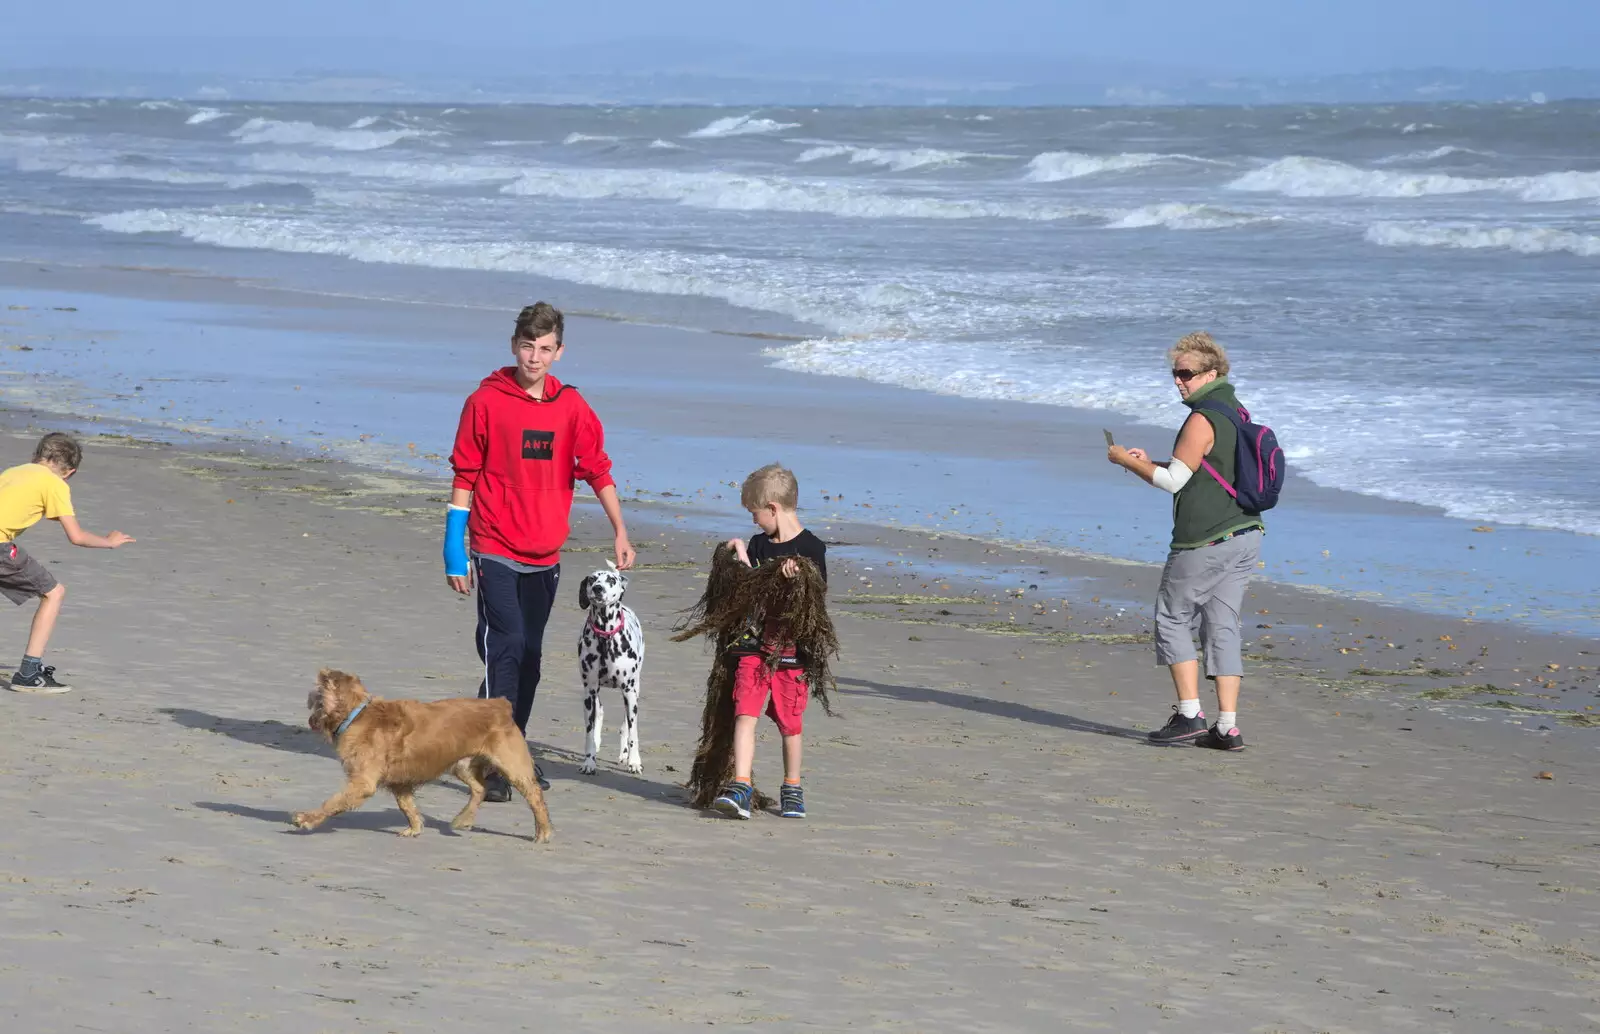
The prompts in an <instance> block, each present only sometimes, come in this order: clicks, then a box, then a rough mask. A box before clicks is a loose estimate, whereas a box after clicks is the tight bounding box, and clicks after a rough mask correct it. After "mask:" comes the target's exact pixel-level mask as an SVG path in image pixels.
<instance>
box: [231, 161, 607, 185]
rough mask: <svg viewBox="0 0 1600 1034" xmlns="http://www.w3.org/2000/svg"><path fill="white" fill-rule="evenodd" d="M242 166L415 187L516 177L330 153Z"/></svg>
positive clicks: (469, 166)
mask: <svg viewBox="0 0 1600 1034" xmlns="http://www.w3.org/2000/svg"><path fill="white" fill-rule="evenodd" d="M244 164H246V165H248V166H249V167H250V168H252V169H258V170H260V171H262V172H274V173H286V174H290V175H313V176H350V177H354V178H359V179H383V180H393V181H395V182H398V183H417V184H449V183H463V184H466V183H504V182H506V181H507V180H513V179H516V178H517V176H518V175H520V172H519V170H518V169H517V168H514V167H511V166H504V165H493V164H488V163H483V164H479V163H473V162H448V163H441V162H429V161H410V160H407V159H404V158H397V159H394V160H391V161H375V160H373V159H371V158H356V157H347V156H344V155H333V154H319V155H308V154H252V155H250V156H249V157H248V158H246V159H245V162H244ZM575 171H576V170H575Z"/></svg>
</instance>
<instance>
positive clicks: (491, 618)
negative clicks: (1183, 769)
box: [444, 302, 634, 802]
mask: <svg viewBox="0 0 1600 1034" xmlns="http://www.w3.org/2000/svg"><path fill="white" fill-rule="evenodd" d="M564 324H565V320H564V319H563V317H562V315H561V311H560V310H559V309H557V308H555V307H554V306H552V305H549V304H548V303H546V302H539V303H538V304H536V305H530V306H528V307H527V308H525V309H523V310H522V312H521V313H519V314H518V316H517V323H516V329H515V331H514V332H513V333H512V335H511V354H512V356H513V357H514V358H515V360H516V362H515V364H514V365H512V366H507V367H503V368H501V369H498V370H496V371H494V372H493V373H491V374H490V375H489V376H487V377H485V378H484V379H483V382H482V383H481V384H480V385H479V386H478V390H477V391H474V392H473V393H472V394H471V395H469V396H467V402H466V405H465V406H464V407H463V408H462V410H461V422H460V425H459V426H458V427H457V429H456V441H455V449H454V451H453V452H452V453H451V455H450V465H451V466H452V467H453V468H454V470H455V482H454V485H453V487H452V489H451V492H450V506H449V510H448V512H447V518H446V524H445V541H444V564H445V568H444V569H445V581H446V582H447V583H448V584H449V586H450V588H452V589H454V590H455V591H456V592H459V593H461V594H462V595H464V596H465V595H468V594H470V593H471V592H472V587H473V584H474V582H476V584H477V588H478V631H477V637H476V644H475V645H476V647H477V651H478V657H479V658H480V659H481V660H482V661H483V684H482V685H481V686H480V687H479V689H478V695H479V696H483V697H504V698H506V699H507V700H510V701H511V713H512V717H513V718H514V719H515V720H516V723H517V728H519V729H521V730H522V731H523V733H524V734H526V732H527V728H528V715H529V714H530V712H531V711H532V710H533V698H534V694H535V693H536V692H537V691H538V688H539V663H540V657H541V654H542V652H543V649H544V626H545V622H546V621H547V620H548V619H549V617H550V607H551V604H552V603H554V602H555V598H556V587H557V584H558V582H559V581H560V578H561V547H562V545H563V544H565V542H566V540H567V534H568V531H569V530H570V525H569V521H570V518H571V511H572V495H573V485H574V483H575V481H576V480H577V479H579V478H581V479H582V480H584V481H586V482H588V484H589V487H590V488H591V489H592V490H593V491H594V494H595V497H596V498H598V499H599V500H600V505H601V507H602V508H603V509H604V510H605V514H606V517H607V518H608V519H609V520H610V521H611V528H612V530H613V531H614V532H615V534H616V544H615V548H616V560H617V568H618V569H619V570H623V571H626V570H627V569H628V568H630V567H632V566H633V560H634V550H633V546H632V545H631V544H630V543H629V541H628V529H627V526H626V525H625V524H624V523H623V520H622V506H621V504H620V503H619V502H618V501H617V489H616V482H615V481H614V480H613V479H612V477H611V458H610V457H609V456H607V455H606V451H605V432H604V429H603V428H602V427H601V426H600V418H599V417H597V416H595V414H594V410H592V409H590V408H589V404H588V403H587V402H585V401H584V399H583V396H582V395H580V394H578V390H577V389H576V388H574V387H572V386H571V385H566V384H562V383H561V382H560V381H558V380H557V379H556V378H555V377H554V376H553V375H552V374H551V373H550V367H551V366H553V365H554V364H555V363H556V362H557V361H559V360H560V359H561V349H562V331H563V329H564ZM537 775H538V778H539V784H540V786H542V787H548V786H549V784H548V783H546V782H545V779H544V775H543V773H542V772H539V773H537ZM484 799H485V800H488V801H501V802H504V801H509V800H510V799H511V788H510V787H509V786H508V785H507V784H506V782H505V780H504V779H503V778H501V777H500V776H499V775H498V774H496V775H495V777H494V778H493V779H491V780H489V781H488V792H487V794H486V796H485V797H484Z"/></svg>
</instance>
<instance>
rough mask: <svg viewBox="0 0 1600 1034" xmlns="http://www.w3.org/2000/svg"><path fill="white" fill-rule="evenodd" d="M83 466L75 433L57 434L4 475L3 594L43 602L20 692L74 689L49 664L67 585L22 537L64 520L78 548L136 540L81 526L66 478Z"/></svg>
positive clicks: (16, 683) (0, 480) (14, 681)
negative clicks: (48, 651)
mask: <svg viewBox="0 0 1600 1034" xmlns="http://www.w3.org/2000/svg"><path fill="white" fill-rule="evenodd" d="M82 462H83V447H82V446H80V445H79V444H78V443H77V441H76V440H75V439H73V437H72V436H71V435H66V434H62V433H61V432H60V431H52V432H51V433H50V434H47V435H45V436H44V437H43V438H41V439H39V444H38V446H37V447H35V448H34V450H33V462H32V463H24V464H22V465H20V466H16V467H12V468H11V469H10V470H7V471H5V472H4V473H0V593H4V594H5V596H6V598H7V599H9V600H11V602H12V603H15V604H16V605H17V606H19V607H20V606H22V605H23V604H24V603H26V602H28V601H29V600H31V599H35V598H37V599H38V601H39V609H38V610H37V611H36V612H35V613H34V615H33V627H32V628H30V629H29V630H28V648H27V650H26V651H25V652H24V653H23V655H22V664H21V665H20V666H19V667H18V668H17V670H16V673H15V674H13V675H12V676H11V688H12V689H14V690H15V691H17V692H18V693H66V692H69V691H70V690H71V689H72V687H71V686H68V685H66V684H64V683H61V682H57V681H56V670H55V668H52V667H48V666H46V665H45V663H44V651H45V647H46V646H48V645H49V644H50V633H51V632H52V631H54V630H55V627H56V617H57V616H58V615H60V613H61V601H62V600H63V599H65V598H66V595H67V587H66V586H65V585H62V584H61V583H60V582H58V581H56V577H55V575H53V574H51V573H50V570H49V569H48V568H46V567H45V566H44V565H43V564H41V563H39V561H37V560H35V559H34V558H33V557H31V556H29V555H28V554H27V553H24V552H23V551H22V547H21V546H19V545H17V536H18V535H21V534H22V533H23V532H24V531H26V530H27V529H29V528H31V527H33V526H34V525H35V524H37V523H38V522H39V519H40V518H41V517H47V518H49V519H50V520H53V521H59V522H60V524H61V530H62V531H64V532H66V533H67V541H68V542H71V543H72V544H73V545H74V546H87V547H89V548H91V549H116V548H117V547H118V546H121V545H125V544H126V543H129V542H132V541H133V539H132V538H130V537H129V536H127V535H124V534H123V533H122V532H120V531H113V532H112V533H111V534H109V535H96V534H94V533H92V532H88V531H85V530H83V528H82V526H80V525H79V524H78V518H77V516H76V514H75V513H74V512H73V509H72V490H71V489H69V488H68V487H67V480H68V479H69V478H71V477H72V475H73V474H76V473H77V472H78V465H79V464H81V463H82Z"/></svg>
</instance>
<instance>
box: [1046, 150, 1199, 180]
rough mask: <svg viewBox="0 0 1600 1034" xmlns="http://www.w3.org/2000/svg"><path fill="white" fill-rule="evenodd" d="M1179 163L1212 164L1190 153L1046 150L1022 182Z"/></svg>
mask: <svg viewBox="0 0 1600 1034" xmlns="http://www.w3.org/2000/svg"><path fill="white" fill-rule="evenodd" d="M1177 162H1195V163H1201V164H1212V163H1210V162H1207V161H1206V160H1205V159H1204V158H1194V157H1191V156H1189V155H1187V154H1080V153H1079V152H1077V151H1046V152H1045V153H1043V154H1040V155H1035V156H1034V158H1033V160H1032V161H1030V162H1028V170H1027V172H1025V173H1024V174H1023V177H1022V178H1023V179H1025V180H1028V181H1030V182H1032V183H1056V182H1059V181H1061V180H1072V179H1080V178H1082V177H1084V176H1095V175H1098V174H1100V173H1103V172H1127V171H1128V170H1130V169H1145V168H1149V167H1151V166H1153V165H1162V164H1168V163H1177Z"/></svg>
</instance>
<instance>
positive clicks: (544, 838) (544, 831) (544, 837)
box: [533, 826, 555, 844]
mask: <svg viewBox="0 0 1600 1034" xmlns="http://www.w3.org/2000/svg"><path fill="white" fill-rule="evenodd" d="M553 832H555V831H554V830H552V829H551V828H550V827H549V826H540V827H539V828H538V829H537V830H535V831H534V833H533V842H534V843H536V844H548V843H549V842H550V834H551V833H553Z"/></svg>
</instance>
